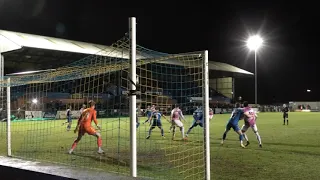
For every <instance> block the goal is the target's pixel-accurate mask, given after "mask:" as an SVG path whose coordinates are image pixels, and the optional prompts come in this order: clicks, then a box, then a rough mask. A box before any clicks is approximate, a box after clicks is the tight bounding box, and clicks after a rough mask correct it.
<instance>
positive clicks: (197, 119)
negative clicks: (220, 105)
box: [186, 107, 213, 137]
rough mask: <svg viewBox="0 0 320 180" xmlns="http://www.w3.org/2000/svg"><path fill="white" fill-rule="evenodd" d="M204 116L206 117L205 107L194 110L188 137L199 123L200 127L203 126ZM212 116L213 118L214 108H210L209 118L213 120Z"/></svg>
mask: <svg viewBox="0 0 320 180" xmlns="http://www.w3.org/2000/svg"><path fill="white" fill-rule="evenodd" d="M203 118H204V115H203V109H202V107H198V108H197V109H196V110H195V111H194V112H193V123H192V125H191V126H190V128H189V129H188V131H187V134H186V136H187V137H188V135H189V133H190V132H191V130H192V129H193V128H194V127H197V126H198V125H199V126H200V127H203ZM212 118H213V110H212V109H211V108H210V109H209V119H210V120H211V119H212Z"/></svg>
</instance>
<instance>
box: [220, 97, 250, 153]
mask: <svg viewBox="0 0 320 180" xmlns="http://www.w3.org/2000/svg"><path fill="white" fill-rule="evenodd" d="M247 105H248V102H244V106H247ZM244 115H245V116H248V117H249V118H250V117H251V115H250V114H248V113H244V109H243V108H240V104H239V103H237V104H236V108H235V109H234V110H233V112H232V114H231V117H230V119H229V121H228V123H227V126H226V130H225V131H224V133H223V136H222V141H221V145H223V144H224V141H225V139H226V137H227V133H228V132H229V131H230V129H231V128H232V129H233V130H234V131H235V132H236V133H237V134H239V140H240V146H241V147H242V148H245V146H244V145H243V134H242V132H241V129H240V128H239V125H238V123H239V121H240V120H241V119H243V116H244Z"/></svg>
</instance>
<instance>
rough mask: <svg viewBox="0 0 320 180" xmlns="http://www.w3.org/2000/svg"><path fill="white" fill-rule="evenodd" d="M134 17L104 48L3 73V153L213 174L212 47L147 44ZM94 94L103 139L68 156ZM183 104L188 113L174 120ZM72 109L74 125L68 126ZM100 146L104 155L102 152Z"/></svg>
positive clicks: (121, 170) (125, 170) (136, 170)
mask: <svg viewBox="0 0 320 180" xmlns="http://www.w3.org/2000/svg"><path fill="white" fill-rule="evenodd" d="M128 20H129V22H128V24H129V33H126V35H125V36H124V37H123V38H121V39H120V40H118V41H117V42H115V43H113V44H112V45H110V46H108V48H107V49H104V50H103V51H102V52H100V53H97V54H94V55H90V56H88V57H85V58H83V59H80V60H75V61H73V62H72V63H70V64H68V65H64V66H62V67H58V68H56V70H55V71H52V72H51V71H50V72H41V73H37V74H25V75H16V76H4V77H0V79H1V78H3V79H1V80H2V81H1V83H2V84H1V89H2V88H3V93H2V94H3V95H2V99H1V100H2V104H3V107H1V108H3V111H2V112H3V114H1V116H0V117H1V118H2V116H6V117H3V118H2V119H3V123H2V122H0V123H1V124H0V126H1V128H2V129H3V131H0V136H1V137H4V138H1V139H0V140H3V143H1V144H2V146H1V144H0V150H2V151H0V153H1V154H0V155H4V156H5V155H7V156H9V157H15V158H23V159H29V160H35V161H39V162H42V161H43V162H50V163H59V164H65V165H68V166H76V167H84V168H88V169H90V168H94V169H100V170H103V171H106V172H112V173H116V174H118V175H125V176H127V177H128V176H131V177H134V178H135V177H146V178H152V179H165V180H171V179H173V180H174V179H206V180H210V178H211V176H210V174H211V172H210V168H211V167H210V121H209V109H210V105H209V67H208V51H207V50H206V51H197V52H186V53H179V54H168V53H162V52H157V51H153V50H150V49H147V48H144V47H142V46H139V45H138V44H137V36H136V34H137V28H136V24H137V23H136V18H135V17H130V18H129V19H128ZM0 65H1V64H0ZM0 74H1V73H0ZM5 90H6V92H5ZM33 100H36V101H37V103H33ZM90 100H93V101H94V102H95V103H96V106H95V111H96V113H97V120H98V122H99V125H100V126H101V129H100V130H99V133H100V134H101V139H100V140H101V141H102V142H103V143H102V142H101V141H100V142H101V143H102V144H100V145H99V139H96V138H94V137H93V136H89V135H84V136H83V138H82V139H81V141H79V142H78V144H77V145H76V146H77V147H76V148H75V152H74V154H69V153H68V151H69V149H70V148H71V147H72V148H73V143H74V142H75V140H74V139H75V138H77V136H78V134H75V133H74V131H73V129H74V128H75V126H76V125H77V122H78V119H79V118H80V117H81V116H80V115H81V110H83V108H84V107H86V106H88V102H89V101H90ZM153 107H154V109H153V111H152V110H151V109H152V108H153ZM178 107H179V108H180V110H179V109H178V111H179V112H183V115H184V117H183V118H181V119H180V120H181V122H180V123H181V124H179V121H178V120H179V119H178V120H177V119H175V121H178V123H176V124H172V121H171V112H172V110H176V109H177V108H178ZM200 107H202V108H200ZM80 109H81V110H80ZM200 109H201V111H204V112H203V116H204V118H203V119H201V125H200V127H199V126H198V127H196V126H193V125H194V123H195V122H198V119H197V118H195V117H194V116H193V115H194V112H198V110H200ZM148 110H150V111H148ZM5 111H6V112H5ZM151 111H152V112H153V113H156V115H154V114H153V113H151V115H148V112H151ZM68 112H71V114H72V117H70V118H72V119H73V123H72V125H71V124H70V125H69V124H66V125H68V126H66V125H65V122H66V120H68V121H69V117H67V113H68ZM158 113H159V114H160V115H158ZM68 116H69V115H68ZM158 116H159V117H163V119H162V118H161V120H159V122H160V123H159V124H157V123H158ZM11 117H12V118H11ZM180 117H182V116H180ZM194 118H195V119H196V120H197V121H195V119H194ZM5 119H6V122H4V120H5ZM149 121H151V122H149ZM154 121H157V122H156V123H155V124H154ZM140 124H141V125H140ZM139 125H140V126H139ZM202 125H203V128H202ZM69 126H70V127H69ZM71 126H72V127H71ZM92 126H94V124H93V123H92ZM173 126H174V127H173ZM194 127H195V128H194ZM191 130H192V131H191ZM75 132H76V131H75ZM1 142H2V141H1ZM97 144H98V146H99V147H102V149H104V151H105V152H104V154H97V153H96V148H97ZM88 164H91V165H92V166H90V167H89V166H88Z"/></svg>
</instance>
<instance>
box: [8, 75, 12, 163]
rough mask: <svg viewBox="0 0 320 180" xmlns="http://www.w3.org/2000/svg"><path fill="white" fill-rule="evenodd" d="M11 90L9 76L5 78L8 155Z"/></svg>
mask: <svg viewBox="0 0 320 180" xmlns="http://www.w3.org/2000/svg"><path fill="white" fill-rule="evenodd" d="M10 96H11V90H10V78H8V80H7V148H8V149H7V151H8V156H9V157H10V156H11V155H12V153H11V103H10V102H11V98H10Z"/></svg>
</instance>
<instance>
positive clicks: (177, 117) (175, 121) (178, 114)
mask: <svg viewBox="0 0 320 180" xmlns="http://www.w3.org/2000/svg"><path fill="white" fill-rule="evenodd" d="M170 119H171V123H172V124H171V127H172V129H173V131H172V140H173V139H174V137H175V132H176V126H178V127H179V129H180V131H181V135H182V140H185V135H184V127H183V123H182V122H181V120H184V121H185V118H184V116H183V113H182V111H181V109H180V108H179V106H178V105H176V107H175V108H174V109H173V110H172V111H171V116H170Z"/></svg>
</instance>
